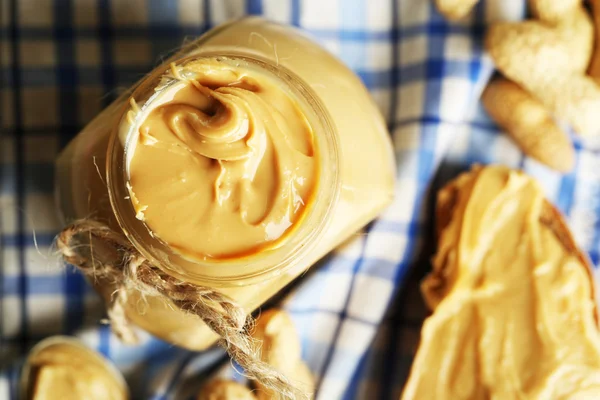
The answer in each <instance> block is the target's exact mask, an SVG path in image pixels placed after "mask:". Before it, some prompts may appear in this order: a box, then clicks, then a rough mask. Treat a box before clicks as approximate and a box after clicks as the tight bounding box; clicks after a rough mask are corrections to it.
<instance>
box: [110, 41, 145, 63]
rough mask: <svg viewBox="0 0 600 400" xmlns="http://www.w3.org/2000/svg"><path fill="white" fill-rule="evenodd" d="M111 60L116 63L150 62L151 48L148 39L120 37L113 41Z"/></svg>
mask: <svg viewBox="0 0 600 400" xmlns="http://www.w3.org/2000/svg"><path fill="white" fill-rule="evenodd" d="M113 61H114V63H115V64H116V65H123V66H125V65H129V66H136V65H147V64H149V63H151V62H152V48H151V43H150V42H149V41H148V40H135V39H120V40H116V41H115V42H114V43H113Z"/></svg>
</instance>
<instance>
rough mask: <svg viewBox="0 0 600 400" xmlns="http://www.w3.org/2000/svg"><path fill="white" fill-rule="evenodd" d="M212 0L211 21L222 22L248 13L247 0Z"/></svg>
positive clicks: (214, 22)
mask: <svg viewBox="0 0 600 400" xmlns="http://www.w3.org/2000/svg"><path fill="white" fill-rule="evenodd" d="M205 1H210V11H211V16H210V19H211V22H213V24H220V23H222V22H225V21H227V20H229V19H233V18H240V17H242V16H243V15H244V14H245V13H246V1H245V0H229V1H214V0H205Z"/></svg>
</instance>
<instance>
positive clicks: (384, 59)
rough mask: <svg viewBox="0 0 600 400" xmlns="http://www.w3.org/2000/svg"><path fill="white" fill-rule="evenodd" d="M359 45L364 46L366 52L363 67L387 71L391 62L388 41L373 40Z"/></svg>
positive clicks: (390, 48)
mask: <svg viewBox="0 0 600 400" xmlns="http://www.w3.org/2000/svg"><path fill="white" fill-rule="evenodd" d="M361 46H365V47H366V53H367V57H366V58H365V60H363V65H362V66H363V67H364V68H367V69H369V71H382V70H383V71H387V70H388V69H389V68H390V66H391V65H392V63H393V60H392V46H391V44H390V43H388V42H380V41H376V40H373V41H369V42H366V43H362V44H361ZM387 89H389V88H387Z"/></svg>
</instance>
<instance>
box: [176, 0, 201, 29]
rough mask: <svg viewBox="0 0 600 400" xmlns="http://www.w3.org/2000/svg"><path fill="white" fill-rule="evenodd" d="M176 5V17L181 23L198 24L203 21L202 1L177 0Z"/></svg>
mask: <svg viewBox="0 0 600 400" xmlns="http://www.w3.org/2000/svg"><path fill="white" fill-rule="evenodd" d="M204 1H208V0H204ZM177 5H178V8H177V11H178V19H179V22H180V23H181V24H183V25H192V26H194V25H195V26H198V25H200V24H202V23H203V22H204V21H205V18H204V5H203V4H202V2H199V1H198V0H178V4H177Z"/></svg>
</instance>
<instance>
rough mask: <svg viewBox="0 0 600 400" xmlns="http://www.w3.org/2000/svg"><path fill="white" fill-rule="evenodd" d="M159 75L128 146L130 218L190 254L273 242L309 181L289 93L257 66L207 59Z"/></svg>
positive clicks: (307, 154)
mask: <svg viewBox="0 0 600 400" xmlns="http://www.w3.org/2000/svg"><path fill="white" fill-rule="evenodd" d="M163 81H165V82H168V81H171V84H170V85H164V86H163V87H160V88H158V89H157V95H156V98H155V99H154V100H153V101H152V102H151V103H150V105H149V108H150V111H149V112H147V116H146V117H145V119H144V120H143V122H142V123H141V125H140V126H139V131H138V133H139V134H138V137H137V138H134V140H131V142H132V143H131V147H130V148H129V150H128V152H129V153H131V154H129V156H128V157H129V159H128V168H129V171H128V172H129V185H130V186H129V189H130V194H131V196H130V197H131V201H132V203H133V205H134V207H135V210H136V212H137V218H138V219H141V220H143V221H144V222H145V223H146V225H147V226H148V228H149V229H150V231H151V232H152V234H153V235H154V236H156V237H158V238H159V239H161V240H162V241H164V242H166V243H167V244H168V245H169V246H170V247H171V248H173V249H174V250H175V251H177V252H179V253H181V254H182V255H184V256H187V257H190V258H195V259H208V258H217V259H219V258H231V257H239V256H244V255H248V254H252V253H254V252H257V251H259V250H261V249H265V248H272V247H277V246H278V245H279V243H281V241H282V240H283V239H284V238H285V236H286V235H287V234H289V233H290V232H291V231H292V230H293V228H294V226H295V225H296V224H298V223H299V222H300V220H301V219H302V217H303V216H304V214H305V212H306V211H307V209H308V208H309V207H310V204H311V202H312V195H313V192H314V189H315V186H316V182H317V180H318V176H317V175H318V171H317V149H316V148H315V140H314V137H313V131H312V128H311V125H310V124H309V122H308V120H307V118H306V117H305V114H304V113H303V111H302V109H301V108H300V106H299V105H298V103H297V102H296V100H295V98H294V96H293V95H292V93H291V92H289V91H287V90H286V89H285V87H284V86H283V85H282V83H281V82H279V81H278V80H277V79H276V78H275V77H274V76H272V75H270V73H268V72H266V71H262V70H260V69H259V68H258V67H255V66H250V65H246V64H243V63H240V62H237V63H234V62H232V61H231V60H223V59H214V58H209V59H198V60H194V61H189V62H187V63H185V64H183V65H172V66H171V71H170V72H169V73H168V74H167V75H166V76H165V78H164V79H163ZM132 109H133V111H132V112H131V113H132V114H131V115H130V120H131V121H133V120H134V119H135V116H136V112H141V111H136V110H135V107H133V108H132Z"/></svg>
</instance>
